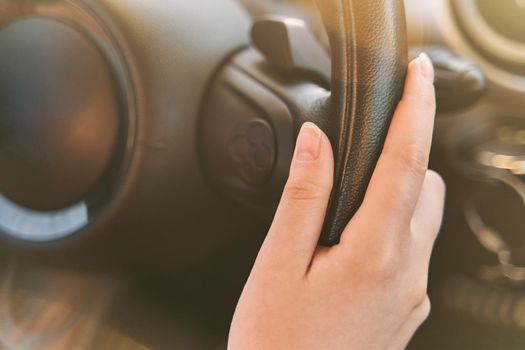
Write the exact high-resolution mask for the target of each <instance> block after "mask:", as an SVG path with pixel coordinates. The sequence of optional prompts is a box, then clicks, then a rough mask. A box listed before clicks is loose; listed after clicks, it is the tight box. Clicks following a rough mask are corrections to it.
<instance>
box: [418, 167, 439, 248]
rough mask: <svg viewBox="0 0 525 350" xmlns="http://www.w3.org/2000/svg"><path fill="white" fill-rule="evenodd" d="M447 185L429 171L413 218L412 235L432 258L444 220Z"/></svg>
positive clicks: (434, 173)
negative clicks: (431, 254)
mask: <svg viewBox="0 0 525 350" xmlns="http://www.w3.org/2000/svg"><path fill="white" fill-rule="evenodd" d="M444 205H445V183H444V182H443V179H442V178H441V176H439V175H438V174H437V173H436V172H434V171H428V172H427V174H426V176H425V180H424V182H423V187H422V189H421V194H420V196H419V200H418V202H417V205H416V209H415V211H414V216H413V218H412V223H411V226H412V230H411V232H412V234H413V235H414V236H415V237H414V239H415V240H416V241H418V242H421V243H422V245H423V248H424V250H425V252H424V253H425V254H427V255H428V256H429V257H430V253H431V251H432V247H433V246H434V242H435V240H436V238H437V235H438V232H439V229H440V227H441V222H442V219H443V209H444Z"/></svg>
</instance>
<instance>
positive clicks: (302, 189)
mask: <svg viewBox="0 0 525 350" xmlns="http://www.w3.org/2000/svg"><path fill="white" fill-rule="evenodd" d="M324 192H325V189H324V188H323V186H322V185H320V184H318V183H315V182H313V181H309V180H306V179H299V180H292V181H288V183H287V184H286V187H285V189H284V197H285V198H287V199H288V200H293V201H305V200H317V199H321V198H322V197H323V195H324Z"/></svg>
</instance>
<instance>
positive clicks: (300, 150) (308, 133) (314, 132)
mask: <svg viewBox="0 0 525 350" xmlns="http://www.w3.org/2000/svg"><path fill="white" fill-rule="evenodd" d="M320 151H321V129H319V128H318V127H317V126H316V125H315V124H313V123H304V124H303V126H302V128H301V131H300V132H299V137H298V138H297V146H296V150H295V158H296V159H297V160H299V161H303V162H311V161H314V160H316V159H317V158H319V153H320Z"/></svg>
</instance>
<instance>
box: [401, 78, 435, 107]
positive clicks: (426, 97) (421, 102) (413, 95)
mask: <svg viewBox="0 0 525 350" xmlns="http://www.w3.org/2000/svg"><path fill="white" fill-rule="evenodd" d="M402 102H404V103H406V105H407V107H408V108H411V109H412V110H415V111H417V112H423V113H428V112H432V113H434V112H435V110H436V105H437V103H436V94H435V89H434V86H433V85H432V84H428V85H425V88H424V89H419V90H417V91H414V92H409V93H406V94H405V95H404V97H403V100H402Z"/></svg>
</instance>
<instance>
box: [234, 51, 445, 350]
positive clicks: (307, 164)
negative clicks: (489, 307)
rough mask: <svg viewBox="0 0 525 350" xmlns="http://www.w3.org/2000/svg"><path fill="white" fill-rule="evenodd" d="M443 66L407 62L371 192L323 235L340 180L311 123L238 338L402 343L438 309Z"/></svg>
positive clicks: (315, 347) (285, 345)
mask: <svg viewBox="0 0 525 350" xmlns="http://www.w3.org/2000/svg"><path fill="white" fill-rule="evenodd" d="M433 76H434V73H433V68H432V64H431V62H430V60H429V59H428V57H427V56H425V55H422V56H420V57H419V58H418V59H416V60H414V61H413V62H412V63H411V64H410V65H409V70H408V75H407V81H406V85H405V91H404V94H403V98H402V100H401V102H400V103H399V106H398V108H397V111H396V113H395V115H394V118H393V120H392V125H391V127H390V130H389V133H388V136H387V140H386V143H385V146H384V149H383V152H382V154H381V157H380V159H379V162H378V164H377V167H376V169H375V172H374V175H373V178H372V180H371V183H370V185H369V187H368V191H367V193H366V197H365V199H364V202H363V204H362V206H361V208H360V209H359V211H358V212H357V214H356V215H355V216H354V218H352V220H351V221H350V223H349V224H348V226H347V227H346V229H345V231H344V232H343V235H342V237H341V242H340V243H339V244H338V245H336V246H334V247H331V248H325V247H318V246H317V242H318V240H319V235H320V232H321V229H322V225H323V221H324V217H325V213H326V209H327V204H328V200H329V196H330V192H331V189H332V181H333V167H334V164H333V154H332V150H331V146H330V143H329V140H328V138H327V137H326V136H325V135H324V134H323V133H322V132H321V130H320V129H318V128H317V127H316V126H315V125H313V124H311V123H307V124H305V125H304V126H303V128H302V130H301V132H300V135H299V138H298V141H297V146H296V151H295V155H294V159H293V162H292V166H291V170H290V177H289V180H288V183H287V185H286V188H285V190H284V193H283V196H282V199H281V203H280V205H279V208H278V210H277V213H276V215H275V219H274V222H273V224H272V227H271V229H270V232H269V233H268V236H267V238H266V240H265V242H264V244H263V246H262V248H261V251H260V253H259V256H258V257H257V261H256V263H255V266H254V267H253V270H252V273H251V275H250V278H249V280H248V282H247V284H246V286H245V288H244V291H243V294H242V296H241V299H240V301H239V304H238V306H237V310H236V312H235V316H234V319H233V322H232V326H231V330H230V339H229V344H228V349H229V350H253V349H257V350H259V349H260V350H265V349H271V350H279V349H285V350H295V349H297V350H310V349H311V350H320V349H330V350H339V349H340V350H348V349H352V350H357V349H366V350H373V349H377V350H383V349H403V348H404V347H406V345H407V343H408V342H409V340H410V338H411V337H412V336H413V334H414V333H415V331H416V330H417V328H418V327H419V326H420V325H421V323H422V322H423V321H424V320H425V319H426V318H427V317H428V314H429V311H430V302H429V299H428V296H427V279H428V268H429V261H430V256H431V252H432V248H433V245H434V241H435V239H436V236H437V234H438V231H439V228H440V225H441V220H442V215H443V203H444V195H445V186H444V183H443V181H442V179H441V178H440V177H439V175H437V174H436V173H434V172H432V171H428V158H429V153H430V147H431V140H432V131H433V124H434V115H435V94H434V87H433Z"/></svg>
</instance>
